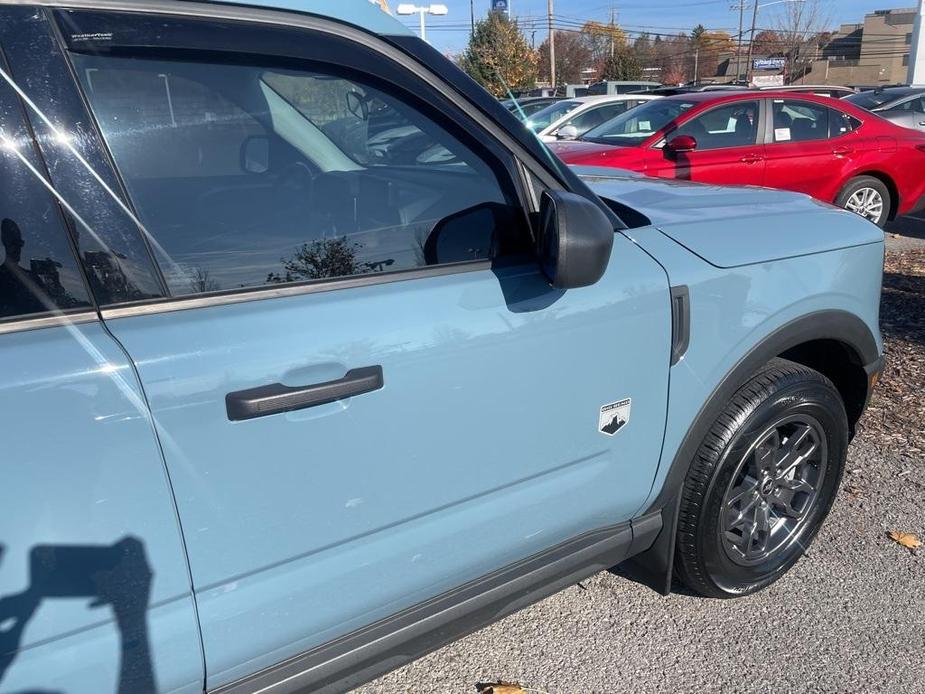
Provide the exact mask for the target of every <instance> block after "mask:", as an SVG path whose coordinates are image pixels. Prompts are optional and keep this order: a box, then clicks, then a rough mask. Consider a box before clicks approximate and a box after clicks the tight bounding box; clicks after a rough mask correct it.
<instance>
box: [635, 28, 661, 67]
mask: <svg viewBox="0 0 925 694" xmlns="http://www.w3.org/2000/svg"><path fill="white" fill-rule="evenodd" d="M656 38H658V37H656ZM633 53H634V54H635V56H636V60H637V61H638V62H639V65H640V66H641V67H644V68H646V67H652V63H653V60H654V58H655V47H654V46H653V45H652V38H651V37H650V36H649V34H647V33H642V34H640V35H639V36H637V37H636V40H635V41H633Z"/></svg>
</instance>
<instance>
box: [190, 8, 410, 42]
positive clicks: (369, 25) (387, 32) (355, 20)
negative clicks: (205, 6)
mask: <svg viewBox="0 0 925 694" xmlns="http://www.w3.org/2000/svg"><path fill="white" fill-rule="evenodd" d="M180 1H181V2H185V1H186V0H180ZM199 1H201V0H199ZM205 1H206V2H208V3H209V4H215V5H228V4H231V5H245V6H247V7H251V8H253V7H257V8H265V9H273V10H288V11H291V12H303V13H306V14H313V15H319V16H321V17H328V18H330V19H335V20H337V21H341V22H345V23H347V24H353V25H354V26H358V27H360V28H361V29H365V30H367V31H369V32H372V33H374V34H381V35H384V36H409V35H411V36H413V35H414V34H413V32H412V31H411V30H410V29H409V28H408V27H406V26H405V25H404V24H402V23H401V22H400V21H398V19H397V18H395V17H394V16H392V15H391V14H388V13H387V12H384V11H383V10H382V9H381V8H380V7H379V5H378V3H376V4H373V2H371V1H370V0H221V2H215V1H214V0H205Z"/></svg>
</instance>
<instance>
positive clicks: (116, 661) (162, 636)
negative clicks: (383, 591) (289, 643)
mask: <svg viewBox="0 0 925 694" xmlns="http://www.w3.org/2000/svg"><path fill="white" fill-rule="evenodd" d="M35 15H36V12H35V10H34V8H28V7H11V6H9V5H7V6H0V45H2V50H0V69H2V70H3V77H2V78H0V143H2V144H3V147H2V148H0V181H2V184H0V258H2V262H0V354H2V361H0V365H2V366H0V432H2V440H3V446H2V453H0V470H2V479H0V509H2V521H0V691H2V692H74V693H76V694H91V693H95V692H115V691H120V692H153V691H172V692H178V693H185V694H195V693H196V692H200V693H201V692H202V682H203V676H204V672H203V664H202V657H201V652H200V640H199V631H198V624H197V621H196V612H195V608H194V604H193V596H192V589H191V586H190V581H189V570H188V566H187V562H186V555H185V552H184V549H183V543H182V538H181V535H180V529H179V527H178V524H177V518H176V509H175V507H174V504H173V497H172V495H171V490H170V486H169V484H168V481H167V477H166V474H165V470H164V462H163V459H162V457H161V454H160V450H159V448H158V445H157V439H156V437H155V435H154V427H153V423H152V421H151V417H150V414H149V412H148V410H147V407H146V405H145V401H144V396H143V394H142V391H141V387H140V384H139V382H138V379H137V378H136V376H135V372H134V369H133V367H132V364H131V362H129V361H128V359H127V357H126V355H125V352H124V350H123V349H122V348H121V347H120V346H119V344H118V343H117V342H116V341H115V340H114V339H113V337H112V335H110V334H109V332H108V331H107V330H106V329H105V327H104V326H103V325H102V323H101V322H100V321H99V316H98V314H97V311H96V306H95V305H94V301H93V299H92V298H91V291H90V283H89V282H87V281H86V277H85V275H84V274H83V273H82V272H81V268H80V264H79V261H78V258H77V255H76V254H75V252H74V251H75V245H72V242H73V241H74V240H75V239H74V237H73V236H72V235H71V234H70V231H69V229H68V226H67V224H66V222H65V215H64V214H63V210H62V208H61V207H60V206H59V204H58V201H57V200H56V199H55V197H54V196H53V195H52V194H51V193H50V192H49V190H48V185H49V184H48V182H47V180H46V179H45V178H44V174H43V173H42V172H43V169H44V164H43V162H42V160H41V157H40V154H39V152H38V150H37V147H36V143H35V142H34V140H33V137H32V134H31V132H30V130H29V127H28V124H27V122H26V120H25V118H24V115H23V114H24V104H23V103H22V101H20V99H19V98H18V96H17V94H16V91H15V89H14V86H13V85H14V84H15V83H13V82H12V80H11V78H9V75H10V74H11V73H12V72H14V71H12V70H10V67H9V66H8V65H7V64H6V61H5V60H4V56H8V57H9V58H10V61H11V62H12V61H13V59H14V58H16V57H20V56H21V55H22V49H24V48H25V49H27V50H29V51H31V50H36V49H39V50H41V49H43V48H45V47H44V46H41V45H36V44H32V43H31V42H29V40H28V37H27V35H26V34H25V33H24V32H22V31H20V30H19V29H20V27H19V19H21V18H22V17H24V16H29V17H34V16H35ZM14 65H18V63H14ZM43 77H47V75H43ZM16 88H19V85H16ZM46 143H47V141H46ZM82 231H84V232H86V229H82ZM76 249H78V250H80V251H81V255H82V256H83V257H86V256H87V255H91V256H92V255H93V253H94V251H92V250H88V249H87V248H86V246H81V245H76Z"/></svg>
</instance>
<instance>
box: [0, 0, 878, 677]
mask: <svg viewBox="0 0 925 694" xmlns="http://www.w3.org/2000/svg"><path fill="white" fill-rule="evenodd" d="M60 4H61V5H62V6H61V7H58V6H57V5H58V3H57V2H56V1H55V0H42V1H41V2H38V1H34V2H28V1H26V2H17V1H15V0H13V1H12V2H10V1H6V2H3V3H2V4H0V48H2V54H0V181H2V184H0V221H2V244H3V249H2V251H0V253H2V256H0V257H2V258H3V263H2V265H0V318H2V320H0V364H2V367H3V368H2V371H0V440H2V444H3V445H2V457H0V461H2V462H0V464H2V478H0V509H2V510H3V523H2V526H0V691H2V692H33V691H43V692H52V691H54V692H87V693H93V694H99V693H100V692H110V691H114V690H115V691H119V692H132V693H135V692H142V693H143V692H148V691H154V690H157V691H171V692H203V691H209V692H223V693H232V692H234V693H239V692H253V691H260V692H274V693H275V692H291V691H316V690H317V691H341V690H344V689H347V688H349V687H351V686H354V685H357V684H359V683H361V682H364V681H367V680H369V679H371V678H373V677H375V676H376V675H378V674H380V673H383V672H385V671H387V670H389V669H391V668H394V667H396V666H398V665H401V664H402V663H405V662H407V661H408V660H410V659H412V658H415V657H417V656H419V655H420V654H423V653H425V652H427V651H430V650H432V649H434V648H437V647H438V646H440V645H442V644H444V643H447V642H448V641H451V640H452V639H454V638H457V637H458V636H460V635H462V634H465V633H467V632H471V631H472V630H474V629H477V628H479V627H480V626H482V625H484V624H487V623H489V622H491V621H493V620H495V619H498V618H499V617H501V616H503V615H505V614H508V613H510V612H512V611H514V610H517V609H519V608H521V607H523V606H525V605H527V604H529V603H531V602H533V601H535V600H538V599H540V598H542V597H544V596H546V595H549V594H550V593H552V592H554V591H556V590H559V589H560V588H563V587H565V586H568V585H570V584H573V583H575V582H576V581H578V580H580V579H582V578H584V577H586V576H589V575H591V574H593V573H594V572H597V571H600V570H602V569H606V568H608V567H612V566H614V565H616V564H618V563H620V562H622V561H624V560H630V562H629V569H630V570H631V571H633V572H635V573H636V574H637V575H638V576H639V577H640V579H641V580H644V581H646V582H648V583H649V584H650V585H651V586H653V587H654V588H656V589H657V590H659V591H662V592H667V591H668V590H669V589H670V585H671V580H672V576H673V575H675V576H677V577H679V578H680V579H681V580H682V581H684V582H685V583H686V584H687V585H688V586H689V587H690V588H692V589H693V590H696V591H698V592H700V593H702V594H703V595H705V596H712V597H732V596H738V595H744V594H748V593H751V592H754V591H756V590H759V589H761V588H763V587H765V586H767V585H768V584H770V583H771V582H773V581H774V580H776V579H777V578H779V577H780V576H781V575H783V573H784V572H786V571H787V569H789V568H790V567H791V566H792V565H793V564H794V563H795V562H796V561H797V560H798V558H799V556H800V555H801V553H802V552H803V550H804V549H805V547H806V546H807V544H808V543H809V542H810V541H811V540H812V538H813V536H814V534H815V533H816V531H817V530H818V528H819V526H820V524H821V523H822V521H823V519H824V517H825V516H826V513H827V511H828V509H829V507H830V505H831V504H832V501H833V497H834V496H835V493H836V490H837V488H838V484H839V478H840V477H841V474H842V467H843V464H844V460H845V453H846V448H847V446H848V441H849V439H850V437H851V435H852V433H853V431H854V428H855V425H856V423H857V421H858V418H859V417H860V416H861V414H862V412H863V410H864V407H865V404H866V402H867V400H868V397H869V394H870V389H871V388H872V386H873V384H874V382H875V380H876V378H877V376H878V374H879V371H880V368H881V364H882V357H881V352H882V343H881V339H880V336H879V331H878V326H877V323H878V304H879V297H880V282H881V268H882V261H883V236H882V233H881V232H880V230H879V229H878V228H877V227H875V226H874V225H872V224H870V223H868V222H866V221H865V220H863V219H861V218H860V217H857V216H856V215H853V214H849V213H846V212H843V211H840V210H837V209H834V208H832V207H829V206H826V205H821V204H818V203H816V202H813V201H812V200H810V199H809V198H807V197H803V196H799V195H795V194H789V193H781V192H773V191H766V190H760V189H755V188H740V189H723V188H713V187H704V186H696V185H690V184H684V183H680V184H678V183H667V182H664V181H655V180H646V179H643V178H640V177H636V176H633V175H626V176H620V175H619V174H618V175H616V176H615V177H614V176H613V174H614V172H613V171H610V172H608V173H607V174H606V175H601V174H600V172H598V171H596V170H585V171H573V170H570V169H568V168H567V167H564V166H563V165H561V164H560V163H558V162H557V161H556V160H555V159H554V158H552V157H551V156H550V155H549V153H548V152H547V151H546V150H545V148H544V147H543V146H542V145H541V144H540V143H539V142H537V141H536V140H535V138H533V136H532V135H530V134H529V133H527V132H526V131H525V130H524V129H523V127H522V126H521V125H520V124H519V123H518V122H517V120H516V118H515V117H514V116H512V115H511V114H510V113H509V112H508V111H507V110H505V109H504V108H503V107H502V106H501V105H499V104H498V103H496V102H495V100H493V99H492V98H490V97H489V96H488V95H487V94H486V93H485V92H483V91H482V90H481V89H479V88H478V87H477V86H476V85H475V84H474V83H473V82H472V81H470V80H469V78H467V77H466V76H465V75H464V74H463V73H462V72H460V71H459V70H458V69H457V68H456V67H454V66H453V65H451V64H450V63H449V62H448V61H447V60H445V59H444V58H443V57H442V56H440V55H439V54H438V53H437V52H436V51H435V50H433V49H432V48H431V47H429V46H428V45H426V44H424V43H423V42H421V41H419V40H418V39H416V38H415V37H413V36H411V35H410V34H408V33H407V32H406V30H405V29H404V27H403V26H402V25H401V24H399V23H397V22H396V21H395V20H394V19H393V18H391V17H389V16H388V15H387V14H386V13H384V12H382V11H381V10H380V9H379V8H378V6H375V5H372V4H369V3H367V2H364V1H361V0H356V1H355V2H345V1H344V0H276V2H267V3H261V2H258V0H247V2H246V3H243V2H242V3H241V4H237V3H201V2H199V3H196V2H185V1H182V0H144V2H135V1H132V2H129V1H128V0H68V1H67V2H66V3H65V2H62V3H60ZM270 5H274V6H273V7H271V6H270Z"/></svg>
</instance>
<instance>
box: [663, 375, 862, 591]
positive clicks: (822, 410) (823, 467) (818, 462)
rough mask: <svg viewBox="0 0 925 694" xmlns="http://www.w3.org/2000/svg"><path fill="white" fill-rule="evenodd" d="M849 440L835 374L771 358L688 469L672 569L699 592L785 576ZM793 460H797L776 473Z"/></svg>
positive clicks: (827, 498) (831, 489)
mask: <svg viewBox="0 0 925 694" xmlns="http://www.w3.org/2000/svg"><path fill="white" fill-rule="evenodd" d="M847 449H848V418H847V416H846V415H845V407H844V404H843V402H842V399H841V397H840V395H839V393H838V391H837V390H836V388H835V386H834V385H833V384H832V382H831V381H829V379H827V378H826V377H825V376H823V375H822V374H820V373H818V372H817V371H813V370H812V369H809V368H807V367H804V366H802V365H800V364H795V363H793V362H790V361H786V360H784V359H774V360H772V361H771V362H769V363H768V364H767V365H766V366H765V367H764V368H762V369H761V370H760V371H759V372H758V373H756V374H755V375H754V376H753V377H752V378H751V380H749V381H748V382H747V383H746V384H745V385H743V386H742V387H741V388H740V389H739V390H738V391H737V392H736V394H735V395H734V396H733V398H732V399H731V400H730V402H729V404H728V405H727V406H726V408H725V409H724V410H723V412H722V414H721V415H720V416H719V417H718V418H717V420H716V421H715V422H714V424H713V426H712V427H711V428H710V430H709V432H708V433H707V435H706V437H705V438H704V440H703V443H702V444H701V445H700V448H699V450H698V451H697V455H696V457H695V458H694V461H693V463H692V465H691V468H690V471H689V472H688V474H687V478H686V479H685V482H684V486H683V489H682V492H681V503H680V508H679V516H678V531H677V543H676V545H675V571H676V575H677V577H678V578H679V579H680V580H681V581H682V582H683V583H684V584H685V585H686V586H687V587H688V588H690V589H691V590H693V591H696V592H697V593H700V594H701V595H704V596H707V597H715V598H733V597H740V596H743V595H748V594H750V593H754V592H756V591H759V590H761V589H763V588H766V587H767V586H769V585H770V584H771V583H773V582H774V581H776V580H777V579H778V578H780V577H781V576H783V575H784V574H785V573H786V572H787V571H788V570H789V569H790V567H792V566H793V565H794V564H795V563H796V562H797V561H798V560H799V558H800V557H801V556H802V554H803V552H804V550H805V549H806V548H807V547H808V546H809V543H810V542H811V541H812V539H813V537H815V535H816V533H817V532H818V530H819V528H820V526H821V525H822V522H823V521H824V520H825V517H826V516H827V515H828V512H829V509H830V508H831V506H832V501H833V500H834V498H835V494H836V492H837V490H838V486H839V483H840V482H841V476H842V471H843V469H844V464H845V455H846V453H847ZM788 451H789V456H785V453H787V452H788ZM777 460H781V461H782V464H781V465H780V466H779V467H777V468H775V466H774V464H773V463H774V462H775V461H777ZM794 461H802V462H799V463H798V464H796V465H795V466H793V469H792V471H790V472H786V474H783V475H782V474H781V473H782V471H785V470H786V468H787V467H789V466H790V464H791V463H792V462H794ZM762 468H764V469H765V471H763V472H762V471H761V470H762ZM771 470H773V472H771ZM749 504H751V505H749ZM724 509H725V510H724ZM769 531H770V532H769ZM762 541H763V544H762Z"/></svg>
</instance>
